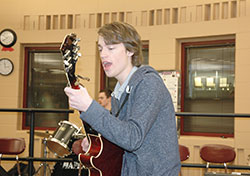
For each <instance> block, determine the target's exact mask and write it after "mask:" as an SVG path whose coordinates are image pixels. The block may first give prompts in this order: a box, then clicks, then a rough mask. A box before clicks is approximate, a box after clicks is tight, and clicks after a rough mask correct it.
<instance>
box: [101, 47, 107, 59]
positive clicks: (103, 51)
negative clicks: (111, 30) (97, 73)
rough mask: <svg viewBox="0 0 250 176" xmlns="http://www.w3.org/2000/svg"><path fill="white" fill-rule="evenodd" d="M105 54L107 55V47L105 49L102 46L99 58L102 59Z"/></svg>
mask: <svg viewBox="0 0 250 176" xmlns="http://www.w3.org/2000/svg"><path fill="white" fill-rule="evenodd" d="M107 56H108V52H107V49H105V47H103V49H102V50H101V51H100V57H101V59H104V58H106V57H107Z"/></svg>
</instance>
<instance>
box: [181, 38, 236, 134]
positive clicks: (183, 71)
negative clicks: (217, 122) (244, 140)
mask: <svg viewBox="0 0 250 176" xmlns="http://www.w3.org/2000/svg"><path fill="white" fill-rule="evenodd" d="M223 44H234V45H235V39H225V40H209V41H196V42H183V43H181V85H182V86H181V98H180V100H181V102H180V105H181V109H180V110H181V112H184V101H185V85H186V84H185V83H186V80H185V78H186V68H187V62H186V51H185V47H187V46H206V45H208V46H209V45H214V46H216V45H223ZM184 118H185V117H180V135H190V136H191V135H192V136H209V137H222V136H223V137H234V133H235V131H234V132H233V134H224V133H205V132H204V133H203V132H185V131H184ZM187 118H188V117H187Z"/></svg>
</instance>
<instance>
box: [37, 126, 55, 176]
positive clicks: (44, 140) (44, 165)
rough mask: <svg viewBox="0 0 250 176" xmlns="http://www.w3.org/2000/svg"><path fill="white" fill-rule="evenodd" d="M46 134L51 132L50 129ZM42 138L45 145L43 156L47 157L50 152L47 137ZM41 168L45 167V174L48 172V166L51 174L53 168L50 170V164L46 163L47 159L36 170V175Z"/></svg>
mask: <svg viewBox="0 0 250 176" xmlns="http://www.w3.org/2000/svg"><path fill="white" fill-rule="evenodd" d="M46 134H49V132H48V130H46ZM42 140H43V147H44V149H43V151H44V152H43V157H44V158H45V159H46V158H47V154H48V151H47V138H46V137H44V138H43V139H42ZM41 168H43V175H44V176H46V174H47V168H48V170H49V173H50V174H49V175H51V170H50V167H49V164H48V163H46V161H45V162H43V163H41V164H40V165H39V167H38V169H37V171H36V172H35V174H34V175H36V174H37V173H38V172H39V170H40V169H41Z"/></svg>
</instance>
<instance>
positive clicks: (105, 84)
mask: <svg viewBox="0 0 250 176" xmlns="http://www.w3.org/2000/svg"><path fill="white" fill-rule="evenodd" d="M148 49H149V42H148V41H142V55H143V62H142V64H143V65H148V56H149V55H148ZM101 74H102V75H101V77H102V78H101V89H104V88H109V89H111V90H114V88H115V85H116V82H117V81H116V79H115V78H108V77H106V75H105V73H104V71H103V69H102V66H101Z"/></svg>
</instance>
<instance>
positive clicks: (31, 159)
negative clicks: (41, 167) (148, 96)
mask: <svg viewBox="0 0 250 176" xmlns="http://www.w3.org/2000/svg"><path fill="white" fill-rule="evenodd" d="M0 112H27V113H31V118H30V143H29V157H21V158H19V160H20V161H28V163H29V175H32V166H33V162H34V161H46V162H72V161H73V159H71V158H35V157H33V156H34V124H35V113H36V112H38V113H47V112H52V113H73V112H74V111H73V110H68V109H36V108H17V109H0ZM175 115H176V116H181V117H188V116H201V117H202V116H203V117H218V116H219V117H234V118H235V117H239V118H250V114H242V113H192V112H176V113H175ZM2 160H12V161H15V160H16V157H2ZM181 166H182V167H192V168H206V164H199V163H182V164H181ZM209 168H220V169H224V168H225V166H224V165H209ZM227 168H228V169H238V170H250V166H247V165H227Z"/></svg>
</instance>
